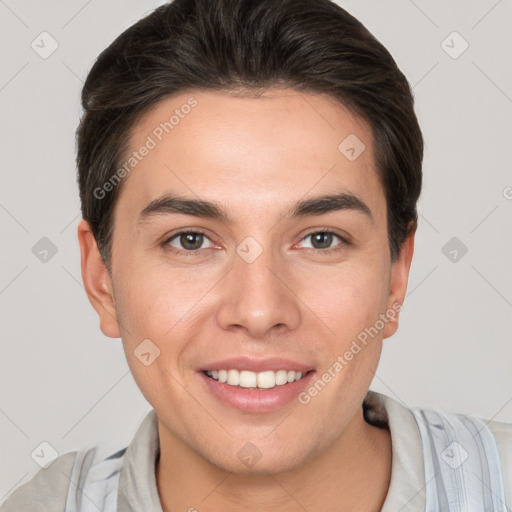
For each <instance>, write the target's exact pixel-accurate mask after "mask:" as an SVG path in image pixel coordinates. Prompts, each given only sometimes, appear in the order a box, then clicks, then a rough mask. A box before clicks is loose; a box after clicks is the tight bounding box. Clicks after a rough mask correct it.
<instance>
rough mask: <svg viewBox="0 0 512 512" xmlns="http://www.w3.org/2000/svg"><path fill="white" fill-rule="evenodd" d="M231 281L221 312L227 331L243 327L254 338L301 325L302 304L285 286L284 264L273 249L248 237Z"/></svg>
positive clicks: (230, 278)
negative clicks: (283, 328)
mask: <svg viewBox="0 0 512 512" xmlns="http://www.w3.org/2000/svg"><path fill="white" fill-rule="evenodd" d="M228 278H229V279H228V281H227V283H226V286H225V293H224V295H223V297H222V304H221V306H220V308H219V311H218V321H219V324H220V325H221V326H222V327H223V328H224V329H228V328H230V327H231V328H232V327H233V326H239V327H244V328H245V329H246V330H247V331H248V334H250V335H251V336H253V337H261V336H264V335H265V333H266V332H267V331H269V330H270V329H272V328H274V327H275V326H286V328H287V329H295V328H296V327H297V326H298V325H299V323H300V319H301V315H300V309H299V303H298V302H299V301H298V300H297V298H296V297H295V296H294V295H293V293H292V292H291V290H290V288H292V287H291V286H290V285H288V286H286V285H285V284H284V282H286V280H287V276H286V272H284V270H283V262H282V261H281V260H280V259H279V256H278V255H275V254H274V252H273V251H272V249H271V248H265V249H264V248H263V246H262V245H261V244H259V243H258V242H257V241H256V240H255V239H254V238H251V237H247V239H245V240H244V241H242V242H241V243H240V244H239V245H238V247H237V249H236V254H235V255H234V263H233V267H232V269H231V272H230V273H229V275H228ZM283 281H284V282H283Z"/></svg>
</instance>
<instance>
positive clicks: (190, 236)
mask: <svg viewBox="0 0 512 512" xmlns="http://www.w3.org/2000/svg"><path fill="white" fill-rule="evenodd" d="M202 236H203V235H201V234H200V233H186V234H184V235H181V237H180V243H181V245H182V246H183V247H184V248H185V249H189V250H194V249H199V248H200V247H201V245H202V242H203V239H202ZM194 239H195V243H194Z"/></svg>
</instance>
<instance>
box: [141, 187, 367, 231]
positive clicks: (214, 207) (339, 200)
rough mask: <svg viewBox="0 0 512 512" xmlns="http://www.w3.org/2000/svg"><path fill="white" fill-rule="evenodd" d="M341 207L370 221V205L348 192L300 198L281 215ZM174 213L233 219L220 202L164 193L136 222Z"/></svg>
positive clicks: (317, 212)
mask: <svg viewBox="0 0 512 512" xmlns="http://www.w3.org/2000/svg"><path fill="white" fill-rule="evenodd" d="M340 210H350V211H355V212H359V213H362V214H364V215H365V216H367V217H368V219H369V220H370V221H372V222H373V216H372V212H371V210H370V208H369V207H368V206H367V205H366V204H365V203H364V202H363V201H362V200H361V199H359V198H358V197H357V196H356V195H354V194H352V193H350V192H343V193H339V194H332V195H322V196H318V197H313V198H310V199H306V200H304V201H299V202H297V203H295V204H294V205H292V207H291V208H288V209H287V210H286V211H285V212H284V217H286V218H289V219H294V218H301V217H305V216H308V215H324V214H326V213H331V212H336V211H340ZM176 213H178V214H183V215H193V216H196V217H203V218H209V219H214V220H219V221H221V222H223V223H225V224H232V223H233V219H232V218H231V217H230V216H229V214H228V212H227V211H226V210H225V209H224V208H223V206H222V205H221V204H220V203H217V202H213V201H206V200H203V199H187V198H184V197H179V196H175V195H172V194H165V195H163V196H161V197H159V198H157V199H154V200H153V201H151V202H150V203H149V204H148V205H147V206H146V207H145V208H144V209H143V210H142V211H141V212H140V214H139V217H138V223H143V222H145V221H147V220H149V219H150V218H151V217H154V216H160V215H168V214H176Z"/></svg>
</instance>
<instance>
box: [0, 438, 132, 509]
mask: <svg viewBox="0 0 512 512" xmlns="http://www.w3.org/2000/svg"><path fill="white" fill-rule="evenodd" d="M125 451H126V448H119V447H117V448H116V449H114V448H113V445H112V444H106V445H97V446H90V447H88V448H86V449H83V450H77V451H72V452H68V453H65V454H64V455H61V456H60V457H57V458H56V459H55V460H54V461H53V462H52V463H51V464H50V465H49V466H47V467H45V468H43V469H40V470H39V471H38V472H37V473H36V474H35V475H34V476H33V477H32V479H31V480H29V481H28V482H27V483H25V484H23V485H21V486H20V487H18V488H17V489H16V490H15V491H14V492H13V493H12V494H11V495H10V496H9V497H8V498H7V500H6V501H5V502H4V504H3V505H2V506H1V507H0V512H21V511H23V512H28V511H34V512H35V511H37V512H68V511H75V510H76V511H81V510H84V507H83V506H82V505H83V503H85V502H86V501H87V500H89V501H90V500H92V501H93V502H98V503H103V504H104V505H108V506H107V508H106V509H104V510H115V504H116V501H117V487H118V479H119V474H120V471H121V467H122V463H123V458H124V453H125ZM83 496H86V497H87V499H86V500H84V499H83ZM35 504H37V505H35ZM85 508H87V507H85Z"/></svg>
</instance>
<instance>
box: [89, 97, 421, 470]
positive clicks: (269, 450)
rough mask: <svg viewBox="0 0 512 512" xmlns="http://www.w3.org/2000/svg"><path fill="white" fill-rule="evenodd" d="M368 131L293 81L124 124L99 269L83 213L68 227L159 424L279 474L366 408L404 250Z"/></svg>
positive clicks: (401, 290)
mask: <svg viewBox="0 0 512 512" xmlns="http://www.w3.org/2000/svg"><path fill="white" fill-rule="evenodd" d="M185 105H189V107H185ZM173 114H175V116H174V117H175V118H174V119H171V121H170V123H171V124H168V125H165V124H163V125H162V124H161V123H165V122H166V121H167V122H168V123H169V120H170V118H171V116H172V115H173ZM171 125H172V128H171V127H170V126H171ZM163 127H165V128H166V129H164V128H163ZM347 137H348V139H347ZM363 145H364V146H363ZM143 146H146V147H149V149H148V150H147V151H144V150H141V151H139V149H140V148H141V147H143ZM373 147H374V144H373V141H372V133H371V130H370V128H369V126H368V125H367V124H366V123H365V122H364V121H363V120H361V119H359V118H357V117H354V116H353V115H352V114H351V113H349V112H348V111H347V110H346V109H345V108H344V107H343V106H341V105H340V104H339V103H338V102H336V101H334V100H333V99H332V98H330V97H326V96H325V95H319V94H309V93H308V94H306V93H299V92H296V91H294V90H291V89H286V90H283V89H282V90H269V91H267V92H266V93H265V94H264V95H263V96H261V97H258V98H255V97H235V96H233V95H229V94H228V93H226V92H223V93H220V92H194V91H192V92H190V93H185V94H182V95H179V96H174V97H172V98H169V99H166V100H164V101H162V102H161V103H160V104H158V105H157V106H156V107H155V108H154V109H153V110H152V111H151V112H149V113H147V114H146V115H145V117H143V118H142V119H141V120H140V122H139V123H138V124H137V125H136V127H135V129H134V131H133V136H132V139H131V151H130V154H131V153H132V152H133V151H138V154H139V156H141V154H142V153H145V156H142V157H141V158H140V161H139V160H137V164H136V165H135V166H133V168H132V169H131V170H130V171H129V174H128V175H127V176H126V177H125V178H123V179H124V180H125V181H124V182H123V188H122V192H121V194H120V197H119V199H118V202H117V204H116V208H115V221H114V237H113V246H112V276H111V277H110V276H109V275H108V273H107V271H106V269H105V267H104V265H103V263H102V261H101V258H100V257H99V253H98V252H97V248H96V246H95V243H94V240H93V238H92V235H91V233H90V231H88V228H87V224H86V223H85V222H83V223H82V224H81V228H80V229H81V231H80V230H79V236H80V242H81V247H82V272H83V275H84V282H85V284H86V289H87V291H88V294H89V297H90V299H91V302H92V304H93V306H94V307H95V308H96V310H97V311H98V314H99V317H100V325H101V328H102V330H103V332H104V333H105V334H106V335H107V336H111V337H122V340H123V346H124V349H125V353H126V357H127V360H128V363H129V366H130V369H131V371H132V373H133V376H134V378H135V380H136V382H137V384H138V386H139V387H140V389H141V391H142V393H143V394H144V396H145V397H146V399H147V400H148V401H149V402H150V404H151V405H152V406H153V407H154V409H155V411H156V413H157V415H158V417H159V429H160V436H161V438H162V440H164V439H167V441H168V442H169V443H174V444H176V443H180V444H181V445H183V446H186V447H187V449H189V450H193V451H194V452H195V453H196V454H198V455H199V456H200V457H202V458H203V459H204V460H206V461H209V462H211V463H213V464H215V465H216V466H218V467H221V468H224V469H226V470H229V471H233V472H255V473H256V472H260V473H268V472H279V471H285V470H290V469H293V468H295V467H298V466H300V465H301V464H304V463H305V462H307V461H310V460H313V459H314V458H315V457H317V456H318V455H319V454H321V453H322V452H324V451H325V450H326V449H327V448H328V447H330V446H332V445H333V444H334V443H336V441H337V439H338V438H339V436H340V434H341V433H342V432H344V431H346V430H347V429H348V428H350V425H355V424H357V422H360V421H361V403H362V401H363V398H364V396H365V394H366V392H367V390H368V388H369V386H370V383H371V381H372V377H373V374H374V372H375V370H376V368H377V364H378V360H379V356H380V352H381V347H382V340H383V338H385V337H387V336H390V335H391V334H393V332H394V331H395V330H396V327H397V318H398V310H397V307H396V306H395V307H393V304H396V303H401V302H402V300H403V297H404V294H405V288H406V281H407V275H408V271H409V265H410V258H411V256H412V238H411V239H410V240H409V241H408V243H407V244H406V246H405V249H404V250H403V251H402V253H401V256H400V257H399V258H398V260H397V261H396V262H395V263H393V264H392V263H391V261H390V252H389V247H388V238H387V223H386V200H385V195H384V190H383V187H382V184H381V181H380V179H379V177H378V174H377V172H376V169H375V161H374V155H373ZM128 157H129V155H128V156H127V158H128ZM327 196H329V199H326V198H327ZM321 198H323V200H321ZM206 202H207V203H208V204H206ZM390 311H392V314H391V315H390ZM383 315H384V316H383ZM390 316H391V317H392V318H390ZM384 317H385V318H386V320H384V319H383V318H384ZM379 319H380V320H379ZM363 333H366V337H365V335H364V334H363ZM369 333H371V335H369ZM365 338H366V339H365ZM363 339H365V342H363ZM354 343H355V345H354ZM356 346H357V347H358V348H359V350H357V349H356V348H355V347H356ZM349 353H350V354H351V356H350V354H349ZM336 362H338V364H336ZM224 370H230V371H229V372H228V373H227V375H226V374H225V372H224ZM233 370H235V371H233ZM236 370H238V371H236ZM207 371H208V372H210V374H209V375H208V374H206V372H207ZM294 371H295V372H296V373H293V372H294ZM299 372H301V373H300V374H299ZM326 375H327V376H326ZM329 376H330V378H329ZM299 377H300V379H299ZM225 378H227V379H228V382H221V381H222V380H224V379H225ZM237 378H239V379H241V381H242V382H241V384H242V385H238V386H237V385H236V383H237ZM275 379H277V383H278V385H275V386H274V387H272V385H273V384H274V383H275ZM296 379H299V380H296ZM283 382H286V384H284V383H283ZM258 386H261V388H258ZM315 390H316V391H315ZM161 442H162V441H161ZM247 457H249V458H250V457H253V458H255V459H254V460H256V459H257V463H256V464H253V465H251V464H248V463H247V462H246V461H247V460H249V459H248V458H247Z"/></svg>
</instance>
